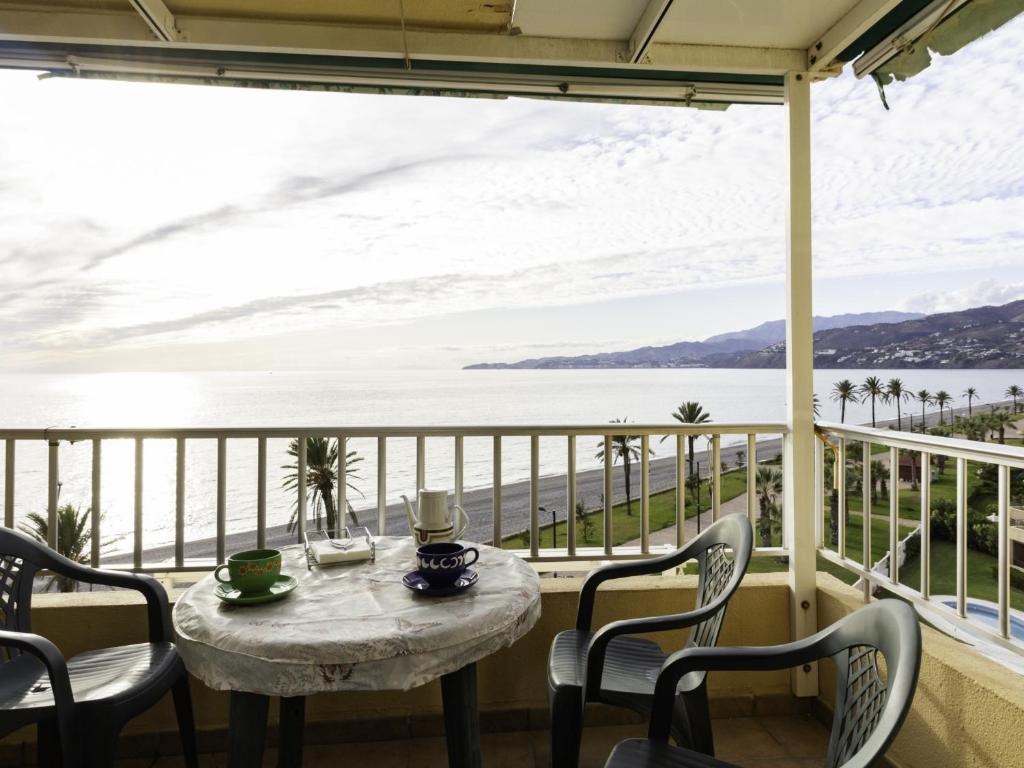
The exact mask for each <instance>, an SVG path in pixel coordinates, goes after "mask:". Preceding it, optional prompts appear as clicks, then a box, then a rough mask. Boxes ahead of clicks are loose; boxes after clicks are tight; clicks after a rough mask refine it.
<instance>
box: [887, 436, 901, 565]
mask: <svg viewBox="0 0 1024 768" xmlns="http://www.w3.org/2000/svg"><path fill="white" fill-rule="evenodd" d="M899 518H900V451H899V448H890V449H889V578H890V579H891V580H892V581H893V582H894V583H895V584H899V583H900V553H899V549H900V526H899Z"/></svg>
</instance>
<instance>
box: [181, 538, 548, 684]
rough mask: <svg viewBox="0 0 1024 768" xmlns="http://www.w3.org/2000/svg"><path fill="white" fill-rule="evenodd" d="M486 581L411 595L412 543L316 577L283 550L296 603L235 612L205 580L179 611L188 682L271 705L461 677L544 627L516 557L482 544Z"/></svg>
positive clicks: (531, 579)
mask: <svg viewBox="0 0 1024 768" xmlns="http://www.w3.org/2000/svg"><path fill="white" fill-rule="evenodd" d="M474 546H476V547H477V548H478V549H479V550H480V560H479V561H478V562H477V564H476V565H474V566H472V567H473V569H474V570H476V571H478V572H479V574H480V579H479V581H478V582H477V583H476V585H475V586H473V587H472V588H471V589H469V590H467V591H466V592H463V593H461V594H459V595H455V596H452V597H446V598H427V597H423V596H421V595H416V594H413V593H412V592H410V591H409V590H408V589H407V588H406V587H404V586H403V585H402V583H401V579H402V576H403V575H404V574H405V573H407V572H408V571H410V570H413V569H414V568H415V546H414V544H413V542H412V540H411V538H408V537H404V538H396V537H379V538H378V539H377V560H376V562H375V563H372V564H371V563H363V564H359V565H342V566H335V567H331V568H324V569H318V568H314V569H313V570H312V571H310V570H307V568H306V561H305V556H304V554H303V550H302V548H301V547H297V546H296V547H286V548H285V549H283V550H282V554H283V561H282V566H281V570H282V573H286V574H288V575H291V576H294V577H295V578H296V579H298V582H299V586H298V588H297V589H296V590H295V591H294V592H292V593H291V594H290V595H289V596H288V597H287V598H285V599H283V600H279V601H277V602H273V603H267V604H264V605H259V606H232V605H227V604H225V603H222V602H221V601H220V600H219V599H218V598H217V597H216V596H215V595H214V588H215V586H216V582H215V581H214V579H213V575H212V574H211V575H210V576H207V577H206V578H204V579H203V580H202V581H200V582H199V583H198V584H195V585H194V586H192V587H191V588H190V589H189V590H188V591H187V592H185V593H184V594H183V595H182V596H181V597H180V598H179V599H178V601H177V603H176V604H175V606H174V613H173V619H174V630H175V632H176V633H177V636H178V648H179V650H180V652H181V655H182V657H183V658H184V660H185V666H186V667H187V668H188V670H189V672H191V673H192V674H193V675H195V676H196V677H198V678H199V679H200V680H202V681H203V682H204V683H206V684H207V685H208V686H210V687H211V688H214V689H216V690H235V691H247V692H250V693H261V694H266V695H271V696H305V695H308V694H313V693H319V692H322V691H341V690H408V689H409V688H413V687H415V686H418V685H423V684H424V683H427V682H429V681H431V680H434V679H436V678H438V677H440V676H441V675H443V674H447V673H449V672H454V671H456V670H458V669H461V668H462V667H464V666H465V665H467V664H470V663H472V662H475V661H478V660H480V659H482V658H484V657H485V656H488V655H490V654H492V653H494V652H495V651H497V650H499V649H501V648H504V647H506V646H509V645H511V644H512V643H514V642H515V641H516V640H518V639H519V638H520V637H522V636H523V635H524V634H526V633H527V632H528V631H529V630H530V629H531V628H532V627H533V625H534V624H535V623H536V622H537V618H538V617H539V616H540V581H539V579H538V578H537V574H536V572H535V571H534V570H533V568H531V567H530V566H529V564H527V563H526V562H524V561H522V560H520V559H519V558H518V557H515V556H514V555H511V554H509V553H507V552H503V551H502V550H500V549H495V548H493V547H488V546H483V545H474Z"/></svg>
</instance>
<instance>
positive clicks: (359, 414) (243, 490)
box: [0, 369, 1024, 549]
mask: <svg viewBox="0 0 1024 768" xmlns="http://www.w3.org/2000/svg"><path fill="white" fill-rule="evenodd" d="M868 375H875V376H878V377H879V378H881V379H882V380H883V381H886V380H888V379H889V378H890V377H899V378H901V379H902V380H903V382H904V385H905V386H906V387H907V388H909V389H913V390H915V391H916V390H918V389H927V390H929V391H931V392H935V391H936V390H939V389H945V390H946V391H948V392H949V393H950V394H951V395H952V396H953V397H954V405H955V406H957V407H962V406H965V405H966V400H965V399H964V398H963V397H962V393H963V391H964V389H966V388H967V387H974V388H976V389H977V391H978V395H979V400H978V401H976V404H977V403H978V402H981V403H984V402H990V401H998V400H1002V399H1004V398H1003V393H1004V392H1005V390H1006V388H1007V387H1008V386H1009V385H1011V384H1019V385H1021V386H1024V372H1022V371H1015V370H964V371H961V370H954V371H951V370H941V371H932V370H900V371H888V370H872V371H842V370H829V371H818V372H816V373H815V389H816V391H817V392H818V394H819V399H820V402H821V410H822V414H821V418H822V419H825V420H830V421H838V420H839V404H838V403H835V402H833V401H832V400H831V399H830V398H829V392H830V390H831V389H832V383H833V382H835V381H838V380H840V379H843V378H849V379H851V380H853V381H854V382H855V383H859V382H861V381H863V380H864V378H865V377H866V376H868ZM686 400H697V401H699V402H700V403H701V405H703V407H704V409H705V410H706V411H708V412H709V413H710V414H711V415H712V417H713V418H714V419H715V420H716V421H725V422H782V421H784V420H785V415H786V403H785V372H784V371H779V370H724V369H630V370H559V371H550V370H504V371H461V370H455V371H439V370H429V371H411V370H395V371H322V372H273V373H270V372H265V373H208V372H206V373H171V374H164V373H109V374H67V375H58V374H5V375H0V430H3V429H10V428H18V427H25V428H35V429H43V428H45V427H69V426H77V427H287V426H295V427H300V426H301V427H345V426H359V427H374V426H403V427H404V426H429V427H436V426H444V425H452V426H465V425H482V426H501V425H575V424H601V423H605V422H607V421H609V420H611V419H613V418H619V419H628V420H629V421H632V422H643V423H649V424H656V423H665V424H670V423H674V422H673V420H672V418H671V413H672V411H673V410H675V409H676V408H677V407H678V406H679V405H680V404H681V403H682V402H684V401H686ZM876 408H877V414H878V418H879V419H880V420H881V419H884V418H895V415H896V412H895V407H894V406H892V405H885V404H882V403H881V402H879V403H877V404H876ZM929 410H934V409H929ZM920 412H921V408H920V404H917V403H914V402H910V403H907V404H905V405H904V406H903V418H904V423H906V421H907V417H908V414H915V415H919V414H920ZM870 418H871V408H870V404H868V403H854V404H850V405H848V406H847V412H846V421H847V422H848V423H863V422H867V421H870ZM723 442H727V440H726V438H723ZM591 443H593V444H591ZM597 443H598V438H597V437H594V438H587V437H580V438H579V440H578V467H579V468H580V469H585V468H587V467H592V466H597V465H598V462H597V460H596V458H595V453H596V450H597V447H598V446H597ZM651 445H652V447H653V448H654V450H655V451H656V456H670V455H672V453H673V452H674V445H675V441H673V440H667V441H665V442H664V443H662V442H660V441H659V440H658V439H657V438H654V439H652V441H651ZM286 448H287V440H270V441H268V461H267V520H268V525H278V524H282V523H284V522H286V521H287V520H288V517H289V516H290V514H291V511H292V509H293V505H294V503H295V494H294V492H291V493H288V492H286V491H285V490H284V489H283V488H282V487H281V483H282V479H283V477H284V476H285V475H286V474H287V470H286V469H284V468H283V466H284V465H287V464H293V463H294V460H293V459H291V458H290V457H288V456H287V454H286ZM0 450H3V447H2V446H0ZM175 450H176V446H175V441H174V440H147V441H146V443H145V454H144V462H143V467H144V469H143V479H144V494H143V510H144V520H145V524H144V546H146V547H151V546H158V545H160V544H166V543H169V542H171V541H173V538H174V520H175ZM216 450H217V449H216V441H215V440H189V441H188V443H187V455H186V483H185V525H186V537H187V538H188V539H196V538H203V537H207V536H211V535H213V533H214V531H215V517H216V515H215V509H216V478H217V470H216V468H217V459H216ZM349 450H355V451H357V452H358V454H359V456H360V457H362V461H361V462H359V463H358V464H357V465H356V466H357V467H358V472H357V473H356V476H355V477H353V478H352V482H353V484H354V485H355V486H356V487H357V489H358V491H350V492H349V500H350V501H351V502H352V503H353V505H354V506H355V507H356V508H357V509H366V508H375V507H376V504H377V496H376V493H377V463H376V462H377V456H376V451H377V441H376V440H375V439H352V440H350V441H349ZM256 451H257V446H256V440H255V439H240V440H230V441H228V444H227V521H228V530H229V532H231V531H239V530H248V529H252V528H254V527H255V515H256V513H255V510H256ZM464 451H465V487H466V488H467V489H469V488H474V487H484V486H490V485H491V483H492V440H491V438H489V437H483V438H466V439H465V448H464ZM415 457H416V446H415V439H414V438H391V439H389V440H388V443H387V462H386V465H387V493H386V498H387V500H388V501H389V502H391V501H395V500H397V499H398V496H399V494H402V493H405V494H409V495H410V496H412V495H414V494H415V490H416V489H415V485H416V482H415V472H416V458H415ZM540 461H541V464H540V468H541V474H561V473H564V472H565V466H566V443H565V439H564V438H543V439H542V440H541V458H540ZM16 466H17V473H16V483H15V507H16V513H17V518H18V519H19V520H20V519H23V518H24V516H25V515H26V514H27V513H29V512H33V511H34V512H41V513H42V512H45V509H46V499H47V491H46V480H47V453H46V445H45V443H44V442H43V441H41V440H40V441H38V442H19V443H18V447H17V453H16ZM529 467H530V453H529V438H505V439H504V440H503V461H502V470H503V472H502V479H503V481H504V482H511V481H515V480H522V479H525V478H527V477H529ZM91 470H92V448H91V444H90V443H89V442H88V441H85V442H80V443H75V444H73V445H68V444H66V443H64V444H62V446H61V450H60V481H61V495H60V500H61V503H72V504H75V505H79V504H80V505H82V506H83V507H87V506H88V505H89V504H90V499H91V490H90V489H91V484H90V483H91ZM134 472H135V469H134V444H133V442H132V441H131V440H111V441H104V444H103V459H102V476H103V483H102V500H101V508H102V513H103V518H102V522H103V540H104V542H105V546H107V547H111V548H114V549H123V547H124V544H125V541H126V540H127V538H128V537H130V535H131V532H132V529H133V519H134V477H135V475H134ZM426 479H427V484H428V485H432V486H439V487H448V488H451V487H453V485H454V445H453V441H452V439H451V438H430V439H428V440H427V449H426ZM2 483H3V478H2V477H0V486H2Z"/></svg>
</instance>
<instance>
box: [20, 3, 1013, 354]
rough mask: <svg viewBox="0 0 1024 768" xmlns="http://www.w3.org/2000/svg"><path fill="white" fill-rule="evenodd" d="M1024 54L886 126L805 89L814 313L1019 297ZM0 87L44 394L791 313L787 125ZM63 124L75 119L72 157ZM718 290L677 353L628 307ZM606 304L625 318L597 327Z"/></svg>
mask: <svg viewBox="0 0 1024 768" xmlns="http://www.w3.org/2000/svg"><path fill="white" fill-rule="evenodd" d="M1022 32H1024V19H1021V20H1017V21H1015V22H1011V24H1009V25H1007V26H1006V27H1005V28H1004V29H1002V30H999V31H998V32H997V33H994V34H993V35H990V36H988V37H986V38H984V39H982V40H979V41H977V42H976V43H974V44H972V45H971V46H968V47H967V48H966V49H965V50H963V51H961V52H959V53H957V54H956V55H954V56H950V57H939V58H938V59H936V61H935V62H934V63H933V65H932V66H931V67H930V68H929V69H928V70H927V71H925V72H924V73H922V74H921V75H920V76H918V77H915V78H913V79H911V80H910V81H908V82H906V83H900V84H894V85H892V86H890V87H889V88H888V89H887V93H888V97H889V102H890V104H891V106H892V111H891V112H886V111H885V110H883V109H882V107H881V105H880V103H879V101H878V96H877V93H876V91H875V89H874V87H873V85H872V84H871V83H870V82H866V81H858V80H856V79H854V78H853V77H852V76H850V75H849V73H848V74H847V75H844V76H843V77H840V78H835V79H832V80H829V81H825V82H821V83H817V84H815V86H814V90H813V102H812V106H813V109H814V133H813V140H814V146H813V153H812V157H813V162H814V176H813V183H814V255H815V269H816V276H817V278H818V279H822V278H831V279H832V280H835V281H842V280H847V279H850V282H851V284H852V283H856V284H857V285H858V288H857V289H856V290H849V291H847V292H845V295H843V296H842V297H841V301H842V302H845V303H843V304H839V305H836V306H829V307H820V308H819V309H820V311H821V312H822V313H824V314H834V313H839V312H844V311H858V310H865V309H878V310H881V309H891V308H893V306H891V305H894V304H896V303H897V302H898V298H897V297H902V296H905V295H906V293H907V292H905V291H899V292H897V291H895V290H890V291H888V293H886V292H884V291H880V290H878V289H877V288H872V287H870V286H871V285H872V279H875V280H876V283H875V285H876V286H879V285H882V284H883V283H884V284H885V285H886V286H891V285H893V284H895V283H896V282H898V281H901V280H902V281H903V283H902V284H903V285H913V290H912V292H913V293H914V294H916V295H915V296H914V297H913V298H911V299H906V300H904V302H903V303H904V307H905V308H912V309H916V310H922V311H931V310H932V309H938V308H944V307H947V306H949V307H952V306H954V305H955V306H956V307H958V308H959V307H960V306H965V305H966V304H969V303H973V302H997V301H999V300H1000V297H1001V296H1004V295H1009V294H1007V293H1005V290H1004V291H1003V292H1002V293H1001V292H1000V286H1001V285H1003V283H1005V282H1006V281H1002V282H998V281H997V282H992V280H990V278H993V276H994V275H995V274H997V273H998V272H1001V271H1002V272H1005V271H1008V270H1010V269H1012V268H1013V267H1014V266H1019V265H1020V264H1021V263H1024V182H1022V179H1024V153H1021V152H1019V147H1020V145H1021V143H1022V141H1024V124H1022V123H1021V121H1020V120H1019V114H1018V113H1019V104H1020V103H1022V102H1024V81H1022V80H1021V78H1020V77H1019V62H1020V60H1021V59H1022V58H1024V34H1022ZM0 84H2V85H3V86H4V89H5V90H4V93H5V106H8V105H9V107H10V108H8V109H5V110H2V111H0V195H2V196H3V198H2V199H3V205H0V331H2V333H3V335H2V337H0V344H2V346H3V347H4V349H11V348H17V349H19V350H22V351H24V350H31V351H33V353H34V354H35V353H38V355H37V356H38V357H39V358H46V357H47V356H48V357H49V360H50V361H51V362H52V364H53V365H55V366H56V365H59V364H60V362H61V360H62V359H64V358H65V357H66V356H67V355H68V354H70V353H71V352H74V351H75V350H80V349H83V348H86V347H90V346H95V347H96V348H100V347H103V348H107V349H109V350H112V352H111V354H112V355H113V354H114V352H117V351H119V350H120V351H124V354H121V358H122V359H128V358H129V357H130V355H129V354H128V352H130V350H131V349H136V348H142V347H143V346H144V345H156V344H161V343H170V342H173V343H174V344H176V345H177V347H176V348H177V349H178V350H184V349H187V348H188V345H189V344H193V345H195V346H196V347H198V346H199V345H203V344H221V343H223V344H228V343H230V342H232V341H235V342H238V343H239V344H241V343H243V342H245V341H247V340H253V339H259V338H263V337H269V336H272V335H274V334H291V335H292V337H291V338H290V341H289V343H291V344H292V345H293V346H295V347H296V348H303V347H304V345H305V346H308V347H309V348H313V345H314V342H313V341H311V339H312V338H313V334H315V333H318V332H324V331H327V332H331V333H337V332H338V330H339V329H344V328H351V327H359V328H368V327H371V326H376V327H385V326H387V327H391V326H396V325H397V324H401V323H409V322H413V321H417V320H424V319H429V318H438V317H444V316H449V315H452V314H457V313H459V312H467V311H474V310H478V311H493V312H500V311H502V310H505V309H514V308H518V309H520V310H529V309H530V308H541V307H556V308H557V307H562V308H571V311H569V310H568V309H567V311H565V312H564V313H562V314H560V315H559V317H560V322H569V321H570V320H569V319H568V318H570V316H576V315H578V316H579V317H580V318H585V319H586V320H585V321H586V322H589V323H591V324H592V325H600V324H603V323H607V324H609V326H616V330H615V331H614V332H615V333H617V334H619V335H622V336H628V337H629V338H630V339H631V341H630V344H634V343H635V342H636V341H637V340H640V339H654V338H657V339H659V340H671V338H672V332H673V330H675V329H679V330H678V333H679V334H680V335H682V336H683V337H687V338H694V337H701V336H706V335H708V334H709V333H711V332H718V331H722V330H728V329H729V328H730V326H729V325H727V324H726V323H727V322H731V321H727V320H723V319H722V317H723V315H726V316H728V317H729V318H733V317H736V316H743V317H744V318H745V320H744V322H746V319H751V320H752V323H751V324H754V323H756V322H758V318H760V319H767V318H771V317H778V316H780V315H781V314H782V312H783V307H782V305H781V291H778V290H777V285H778V283H779V281H781V279H782V277H783V274H784V256H785V234H784V221H785V207H784V203H785V194H784V193H785V184H786V168H785V160H784V158H785V151H784V150H785V141H784V128H785V112H784V110H782V109H779V108H775V107H735V108H731V109H730V110H728V111H726V112H723V113H718V112H697V111H693V110H686V109H678V108H651V107H636V106H625V105H614V104H566V103H558V102H538V101H533V100H517V99H509V100H507V101H490V100H459V99H394V98H387V97H371V96H358V95H343V94H323V93H308V92H307V93H304V92H291V91H247V90H243V89H234V90H232V89H204V88H197V87H184V86H183V87H176V86H170V85H158V84H128V83H103V82H98V81H73V80H70V79H69V80H60V81H57V80H48V81H43V82H39V81H36V80H35V78H34V77H33V76H32V75H31V74H26V73H5V72H0ZM951 105H955V108H952V107H951ZM67 114H88V115H90V116H91V119H90V120H87V121H81V124H80V125H76V136H75V140H74V141H69V140H68V138H67V136H66V130H65V126H66V119H65V117H66V115H67ZM196 115H202V116H203V120H202V121H199V120H196ZM213 129H215V130H213ZM84 147H87V148H88V151H83V148H84ZM154 147H160V148H166V151H163V150H161V151H159V152H154V151H153V148H154ZM968 269H970V270H973V278H972V279H973V280H975V281H976V282H978V283H983V281H986V280H988V281H989V282H988V283H985V284H984V287H983V288H978V290H977V291H976V292H975V293H973V294H972V293H970V292H969V291H968V289H959V290H956V291H954V292H952V293H949V292H947V291H940V290H939V286H942V285H944V284H948V283H949V282H950V278H947V279H945V280H943V279H941V276H942V274H943V273H946V274H947V275H948V274H952V273H955V272H959V271H965V270H968ZM1011 282H1012V281H1011ZM752 285H762V286H765V288H764V290H763V291H755V290H746V289H745V288H744V287H745V286H752ZM727 288H728V289H731V290H733V291H734V292H737V293H739V292H741V293H742V294H743V296H744V297H745V298H744V299H743V301H742V306H739V304H740V303H741V302H740V301H739V300H737V301H735V302H732V303H730V302H729V301H728V300H727V298H726V299H723V300H722V301H720V302H716V304H715V305H714V306H709V305H707V304H706V303H705V304H704V310H703V311H702V312H699V313H698V312H692V313H691V316H690V317H688V318H687V319H686V321H685V323H684V322H678V323H677V324H676V326H674V327H669V326H668V322H667V321H666V315H665V314H664V313H661V314H658V313H656V312H654V311H653V310H648V309H647V307H648V306H653V305H655V304H657V302H655V301H653V299H652V300H650V301H646V302H645V301H644V299H647V298H648V297H654V296H656V295H666V294H676V295H679V296H681V297H683V298H681V299H680V302H681V303H683V304H686V305H692V306H697V305H700V304H701V302H700V301H698V300H697V299H696V297H697V295H698V294H701V295H708V294H709V292H712V291H714V290H722V291H723V293H722V296H725V297H727V296H728V294H727V293H726V292H725V290H726V289H727ZM1004 289H1006V286H1004ZM1007 290H1008V289H1007ZM837 293H838V292H837ZM882 296H884V297H887V298H880V297H882ZM611 301H621V302H622V306H625V305H626V304H627V303H628V302H629V301H634V303H632V304H630V311H629V312H628V313H623V314H622V315H616V314H615V311H614V309H601V310H598V309H594V308H590V309H588V307H595V306H596V305H598V304H600V303H602V302H603V303H605V304H607V303H608V302H611ZM883 301H884V302H886V303H887V304H888V305H882V304H881V302H883ZM666 304H667V302H666V303H665V304H659V305H658V306H662V307H664V306H665V305H666ZM577 308H578V312H577ZM600 312H603V313H605V314H604V315H600V314H599V313H600ZM680 312H681V310H680ZM673 317H675V316H673ZM579 322H580V323H583V322H584V320H580V321H579ZM736 327H740V326H736ZM619 328H621V330H619ZM396 332H397V331H396ZM443 332H444V334H445V335H444V336H443V337H439V338H437V339H436V340H432V344H433V345H434V346H455V347H458V346H460V345H461V344H462V343H463V340H462V339H461V338H460V332H462V331H460V329H459V328H458V326H457V324H455V323H453V324H452V325H451V327H448V326H445V328H444V329H443ZM524 333H525V332H524ZM530 333H531V334H533V335H532V336H531V337H526V336H525V335H524V336H522V338H519V337H516V338H514V339H511V340H510V343H511V342H515V343H516V344H518V345H519V346H521V347H524V346H526V345H530V344H535V345H544V344H547V343H554V342H551V341H550V339H551V338H556V339H566V340H567V341H566V344H564V345H561V346H563V347H564V346H567V345H568V343H569V342H570V341H571V340H572V339H571V337H572V332H570V331H569V330H567V329H566V328H561V327H559V328H544V327H541V325H540V324H538V326H537V327H534V328H531V330H530ZM582 337H584V338H595V337H593V336H592V335H586V334H583V335H582ZM641 343H642V342H641ZM637 345H638V344H637ZM540 348H543V347H542V346H538V349H540ZM125 350H127V351H125ZM118 354H120V352H118ZM179 354H184V353H183V352H179ZM3 363H5V364H7V365H11V366H14V365H16V364H17V362H16V361H13V362H12V360H11V358H10V357H8V358H5V359H3Z"/></svg>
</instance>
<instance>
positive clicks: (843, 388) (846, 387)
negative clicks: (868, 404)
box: [830, 379, 857, 423]
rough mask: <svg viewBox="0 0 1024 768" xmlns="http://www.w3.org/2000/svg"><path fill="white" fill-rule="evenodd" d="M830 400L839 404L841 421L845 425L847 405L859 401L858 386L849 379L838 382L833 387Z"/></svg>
mask: <svg viewBox="0 0 1024 768" xmlns="http://www.w3.org/2000/svg"><path fill="white" fill-rule="evenodd" d="M830 398H831V399H832V400H834V401H836V402H838V403H839V421H840V423H844V422H845V421H846V404H847V403H853V402H856V400H857V385H856V384H854V383H853V382H852V381H850V380H849V379H843V380H842V381H837V382H836V383H835V384H833V385H832V394H831V395H830Z"/></svg>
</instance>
